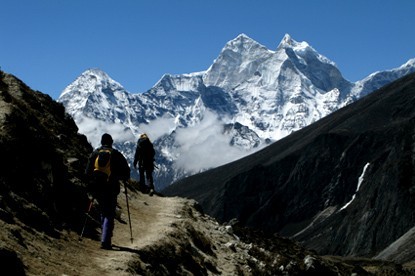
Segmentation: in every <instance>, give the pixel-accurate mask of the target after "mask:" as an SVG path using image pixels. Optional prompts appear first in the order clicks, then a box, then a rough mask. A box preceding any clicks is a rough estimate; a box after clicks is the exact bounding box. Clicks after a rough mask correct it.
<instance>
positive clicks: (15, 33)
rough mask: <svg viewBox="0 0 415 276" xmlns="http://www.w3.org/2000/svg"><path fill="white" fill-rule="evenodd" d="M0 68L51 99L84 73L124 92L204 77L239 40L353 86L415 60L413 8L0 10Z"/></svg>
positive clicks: (33, 1) (178, 5)
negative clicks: (301, 51) (322, 66)
mask: <svg viewBox="0 0 415 276" xmlns="http://www.w3.org/2000/svg"><path fill="white" fill-rule="evenodd" d="M1 11H2V12H1V17H0V23H1V25H0V26H1V32H0V33H1V36H0V66H1V69H2V70H3V71H6V72H7V73H11V74H14V75H16V76H17V77H18V78H20V79H21V80H22V81H24V82H25V83H26V84H28V85H29V86H30V87H31V88H32V89H35V90H39V91H41V92H43V93H47V94H49V95H50V96H51V97H52V98H54V99H57V98H58V97H59V95H60V93H61V92H62V90H63V89H64V88H65V87H66V86H67V85H69V84H70V83H71V82H72V81H74V80H75V79H76V78H77V77H78V76H79V75H80V74H81V73H82V72H84V71H85V70H87V69H88V68H100V69H102V70H104V71H105V72H107V73H108V74H109V75H110V76H111V77H112V78H113V79H115V80H116V81H118V82H119V83H121V84H122V85H123V86H124V88H126V89H127V90H128V91H129V92H132V93H138V92H145V91H147V90H148V89H150V88H151V87H152V86H153V85H154V84H155V83H156V82H157V81H158V80H159V79H160V78H161V77H162V75H163V74H165V73H170V74H182V73H191V72H198V71H203V70H206V69H208V68H209V66H210V65H211V64H212V62H213V60H214V59H215V58H216V57H217V56H218V55H219V53H220V51H221V49H222V48H223V46H224V45H225V44H226V42H228V41H229V40H232V39H233V38H235V37H236V36H238V35H239V34H241V33H245V34H247V35H248V36H250V37H251V38H253V39H254V40H256V41H257V42H259V43H261V44H263V45H265V46H266V47H268V48H269V49H271V50H274V49H275V48H276V47H277V46H278V44H279V42H280V41H281V39H282V38H283V36H284V35H285V34H286V33H288V34H290V35H291V37H292V38H293V39H294V40H297V41H306V42H308V43H309V44H310V45H311V46H312V47H313V48H314V49H316V50H317V51H318V52H319V53H320V54H322V55H324V56H326V57H327V58H329V59H331V60H332V61H334V62H335V63H336V64H337V66H338V68H339V69H340V71H341V72H342V73H343V76H344V77H345V78H346V79H348V80H350V81H357V80H360V79H362V78H364V77H366V76H367V75H369V74H370V73H373V72H375V71H379V70H387V69H392V68H395V67H398V66H400V65H402V64H403V63H405V62H406V61H407V60H409V59H411V58H415V33H414V29H413V26H415V16H414V11H415V1H412V0H399V1H395V0H390V1H386V0H347V1H343V0H330V1H329V0H313V1H312V0H290V1H288V0H287V1H282V0H203V1H201V0H146V1H144V0H117V1H115V0H113V1H109V0H99V1H98V0H2V1H1Z"/></svg>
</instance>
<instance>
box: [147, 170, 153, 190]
mask: <svg viewBox="0 0 415 276" xmlns="http://www.w3.org/2000/svg"><path fill="white" fill-rule="evenodd" d="M146 177H147V180H148V185H149V186H150V189H152V190H154V183H153V170H152V169H148V170H147V171H146Z"/></svg>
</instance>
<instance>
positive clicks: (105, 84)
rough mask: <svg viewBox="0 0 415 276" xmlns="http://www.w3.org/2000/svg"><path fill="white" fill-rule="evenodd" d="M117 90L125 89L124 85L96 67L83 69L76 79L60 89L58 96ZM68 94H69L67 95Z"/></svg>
mask: <svg viewBox="0 0 415 276" xmlns="http://www.w3.org/2000/svg"><path fill="white" fill-rule="evenodd" d="M117 90H125V89H124V87H123V86H122V85H121V84H120V83H118V82H116V81H115V80H114V79H112V78H111V77H110V76H109V75H108V74H107V73H106V72H104V71H102V70H101V69H98V68H91V69H87V70H85V71H84V72H83V73H82V74H81V75H80V76H79V77H78V78H76V80H75V81H74V82H73V83H71V84H70V85H69V86H68V87H67V88H65V89H64V90H63V91H62V94H61V96H60V98H62V97H65V95H66V94H68V93H69V94H73V92H74V91H76V92H78V93H87V94H96V93H100V92H101V91H102V92H105V91H106V92H110V91H117ZM69 96H70V95H69Z"/></svg>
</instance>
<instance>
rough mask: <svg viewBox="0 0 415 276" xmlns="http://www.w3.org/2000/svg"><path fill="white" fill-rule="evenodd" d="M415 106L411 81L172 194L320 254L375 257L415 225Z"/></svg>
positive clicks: (413, 80)
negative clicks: (288, 237)
mask: <svg viewBox="0 0 415 276" xmlns="http://www.w3.org/2000/svg"><path fill="white" fill-rule="evenodd" d="M414 106H415V75H414V74H410V75H408V76H406V77H404V78H402V79H399V80H398V81H396V82H394V83H392V84H390V85H387V86H385V87H383V88H382V89H380V90H378V91H375V92H373V93H371V94H370V95H368V96H366V97H364V98H362V99H361V100H359V101H357V102H355V103H353V104H351V105H349V106H347V107H345V108H343V109H341V110H339V111H337V112H335V113H333V114H331V115H329V116H327V117H325V118H323V119H321V120H319V121H318V122H316V123H314V124H312V125H310V126H309V127H306V128H304V129H302V130H300V131H297V132H295V133H293V134H292V135H290V136H288V137H286V138H284V139H282V140H280V141H278V142H276V143H274V144H272V145H270V146H269V147H267V148H265V149H264V150H262V151H260V152H258V153H255V154H253V155H251V156H248V157H246V158H243V159H241V160H238V161H236V162H233V163H231V164H228V165H225V166H222V167H219V168H216V169H213V170H210V171H207V172H204V173H201V174H198V175H195V176H192V177H189V178H186V179H183V180H181V181H179V182H177V183H175V184H173V185H171V186H170V187H168V188H167V189H166V190H165V191H164V193H165V194H167V195H179V196H185V197H189V198H193V199H196V200H197V201H198V202H199V203H200V204H201V205H202V207H203V208H204V210H205V212H207V213H208V214H210V215H212V216H214V217H216V218H217V219H219V220H220V221H229V220H231V219H233V218H237V219H238V220H239V221H240V222H241V223H242V224H243V225H246V226H250V227H254V228H261V229H263V230H266V231H269V232H280V233H281V234H283V235H286V236H294V237H295V238H296V239H298V240H299V241H301V242H303V243H304V244H305V245H307V246H308V247H310V248H313V249H315V250H317V251H318V252H319V253H323V254H340V255H361V256H373V255H374V254H376V253H378V252H379V251H381V250H382V249H384V248H385V247H387V246H388V245H389V244H391V243H392V242H393V241H395V240H396V239H398V238H399V237H400V236H401V235H403V234H405V233H406V232H407V231H408V230H409V229H410V228H412V226H413V225H414V223H415V221H414V220H415V217H414V210H415V198H414V196H415V194H414V191H415V182H414V175H415V174H414V165H415V164H414V163H415V129H414V127H415V124H414V123H415V108H414ZM367 164H369V165H367ZM366 165H367V167H366ZM365 167H366V171H365V173H364V174H363V172H364V168H365ZM359 179H360V180H361V186H360V189H359V191H358V192H357V193H356V190H357V188H358V184H359ZM354 195H355V197H353V196H354ZM352 199H353V201H351V200H352ZM350 201H351V203H350V205H348V206H347V207H345V208H344V209H342V207H343V206H345V205H346V204H347V203H349V202H350Z"/></svg>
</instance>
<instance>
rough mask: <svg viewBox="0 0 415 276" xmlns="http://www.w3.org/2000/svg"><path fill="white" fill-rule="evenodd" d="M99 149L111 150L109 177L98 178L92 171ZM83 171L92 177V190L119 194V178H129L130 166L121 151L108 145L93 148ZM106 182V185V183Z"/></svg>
mask: <svg viewBox="0 0 415 276" xmlns="http://www.w3.org/2000/svg"><path fill="white" fill-rule="evenodd" d="M101 149H110V150H111V161H110V162H111V166H110V167H111V175H110V177H109V179H103V178H99V177H98V176H97V173H94V165H95V159H96V158H97V156H98V152H99V150H101ZM85 173H86V174H87V175H88V176H90V177H91V178H92V179H91V180H92V182H94V183H93V184H92V185H95V187H92V188H91V190H93V192H103V193H107V192H111V193H113V194H117V195H118V194H119V192H120V184H119V180H128V179H130V167H129V166H128V162H127V160H126V159H125V157H124V156H123V155H122V153H121V152H119V151H118V150H116V149H113V148H112V147H110V146H101V147H99V148H97V149H95V150H94V151H93V152H92V153H91V155H90V156H89V159H88V164H87V166H86V170H85ZM97 182H107V183H97ZM107 184H108V185H107Z"/></svg>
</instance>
